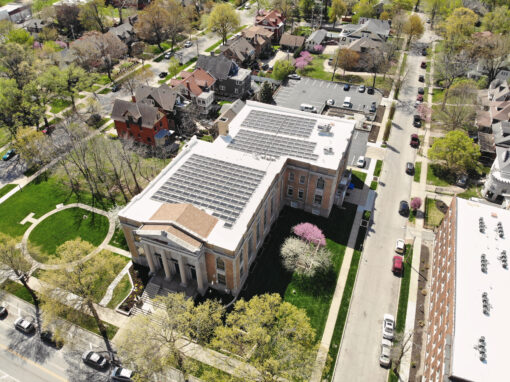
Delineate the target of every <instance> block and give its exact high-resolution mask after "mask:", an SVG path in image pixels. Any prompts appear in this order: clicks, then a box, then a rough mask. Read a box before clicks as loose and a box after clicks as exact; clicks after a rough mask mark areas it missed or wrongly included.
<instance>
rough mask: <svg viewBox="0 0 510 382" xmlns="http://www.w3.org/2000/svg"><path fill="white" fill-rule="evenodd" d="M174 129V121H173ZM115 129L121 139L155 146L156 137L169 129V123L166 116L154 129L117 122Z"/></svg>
mask: <svg viewBox="0 0 510 382" xmlns="http://www.w3.org/2000/svg"><path fill="white" fill-rule="evenodd" d="M171 125H172V127H173V121H171ZM115 129H116V130H117V134H118V136H119V137H130V138H133V139H134V140H135V141H137V142H141V143H145V144H147V145H152V146H153V145H154V136H155V135H156V134H157V133H158V132H159V131H160V130H163V129H166V130H168V129H169V122H168V118H167V117H166V116H163V117H162V118H161V119H160V120H159V121H158V122H156V124H155V125H154V128H150V129H149V128H146V127H141V126H140V125H139V124H137V123H129V122H127V121H115Z"/></svg>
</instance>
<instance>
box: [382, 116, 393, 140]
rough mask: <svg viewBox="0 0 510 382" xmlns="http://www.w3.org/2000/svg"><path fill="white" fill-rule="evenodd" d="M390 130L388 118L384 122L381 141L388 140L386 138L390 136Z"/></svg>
mask: <svg viewBox="0 0 510 382" xmlns="http://www.w3.org/2000/svg"><path fill="white" fill-rule="evenodd" d="M390 131H391V120H388V121H387V122H386V127H385V128H384V135H383V142H388V139H389V138H390Z"/></svg>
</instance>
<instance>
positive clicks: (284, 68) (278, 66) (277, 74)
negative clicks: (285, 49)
mask: <svg viewBox="0 0 510 382" xmlns="http://www.w3.org/2000/svg"><path fill="white" fill-rule="evenodd" d="M291 73H294V65H292V63H291V62H290V61H288V60H278V61H276V62H275V63H274V66H273V77H274V78H275V79H277V80H279V81H282V80H284V79H285V77H287V76H288V75H289V74H291Z"/></svg>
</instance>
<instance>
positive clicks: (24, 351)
mask: <svg viewBox="0 0 510 382" xmlns="http://www.w3.org/2000/svg"><path fill="white" fill-rule="evenodd" d="M7 335H8V337H9V338H10V343H9V345H8V348H9V350H12V351H14V352H16V353H18V354H21V355H23V356H24V357H26V358H28V359H30V360H32V361H35V362H37V363H40V364H44V363H45V362H46V360H47V359H48V358H49V357H50V356H51V355H52V354H53V353H54V352H56V351H57V350H55V349H52V348H51V347H49V346H47V345H45V344H44V343H43V342H42V341H41V339H40V338H39V332H38V331H37V330H36V331H34V332H33V333H31V334H24V333H22V332H20V331H18V330H16V329H9V330H8V333H7Z"/></svg>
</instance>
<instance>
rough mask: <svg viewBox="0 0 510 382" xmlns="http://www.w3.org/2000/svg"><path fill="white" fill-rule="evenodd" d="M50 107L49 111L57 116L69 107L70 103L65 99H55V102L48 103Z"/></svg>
mask: <svg viewBox="0 0 510 382" xmlns="http://www.w3.org/2000/svg"><path fill="white" fill-rule="evenodd" d="M50 106H51V109H50V111H51V112H52V113H53V114H58V113H60V112H61V111H62V110H64V109H66V108H68V107H69V106H71V101H69V100H66V99H55V100H53V101H52V102H51V103H50Z"/></svg>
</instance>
